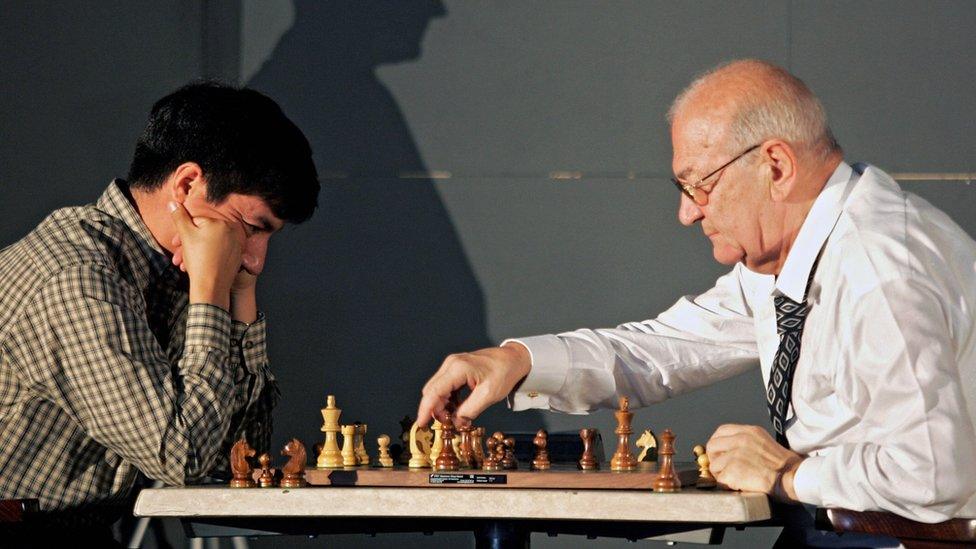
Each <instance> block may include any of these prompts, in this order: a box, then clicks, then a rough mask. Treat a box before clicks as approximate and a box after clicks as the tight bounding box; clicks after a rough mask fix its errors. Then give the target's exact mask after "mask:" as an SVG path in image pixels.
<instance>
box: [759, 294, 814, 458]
mask: <svg viewBox="0 0 976 549" xmlns="http://www.w3.org/2000/svg"><path fill="white" fill-rule="evenodd" d="M811 277H812V275H811ZM808 288H809V284H808ZM774 302H775V304H776V331H777V332H778V333H779V349H777V350H776V358H775V359H774V360H773V368H772V371H771V372H770V375H769V387H767V389H766V404H767V405H769V419H771V420H772V422H773V430H774V431H776V441H777V442H779V443H780V444H782V445H783V447H785V448H789V447H790V443H789V442H788V441H787V440H786V411H787V410H788V409H789V407H790V399H791V391H792V388H793V371H794V370H795V369H796V363H797V361H798V360H800V339H801V338H802V336H803V323H804V322H806V320H807V311H809V310H810V306H809V305H807V304H806V296H805V295H804V299H803V303H797V302H796V301H793V300H792V299H790V298H788V297H786V296H785V295H781V296H777V297H776V298H775V299H774Z"/></svg>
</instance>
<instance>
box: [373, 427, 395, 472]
mask: <svg viewBox="0 0 976 549" xmlns="http://www.w3.org/2000/svg"><path fill="white" fill-rule="evenodd" d="M376 445H377V446H378V447H379V449H380V456H379V458H377V461H379V464H380V467H393V457H392V456H390V435H386V434H384V435H380V436H379V438H377V439H376Z"/></svg>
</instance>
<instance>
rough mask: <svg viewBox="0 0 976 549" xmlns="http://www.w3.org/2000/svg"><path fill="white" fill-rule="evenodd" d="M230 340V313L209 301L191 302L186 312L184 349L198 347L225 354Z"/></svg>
mask: <svg viewBox="0 0 976 549" xmlns="http://www.w3.org/2000/svg"><path fill="white" fill-rule="evenodd" d="M229 341H230V313H228V312H227V311H225V310H224V309H222V308H220V307H218V306H216V305H211V304H209V303H191V304H190V306H189V309H188V311H187V314H186V340H185V342H184V350H185V351H193V350H196V349H198V348H204V349H206V350H214V349H217V350H220V351H221V352H223V354H225V355H226V354H227V343H228V342H229Z"/></svg>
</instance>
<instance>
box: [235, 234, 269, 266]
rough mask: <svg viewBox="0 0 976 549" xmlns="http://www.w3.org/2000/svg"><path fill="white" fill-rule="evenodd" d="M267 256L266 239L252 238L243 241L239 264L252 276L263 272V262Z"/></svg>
mask: <svg viewBox="0 0 976 549" xmlns="http://www.w3.org/2000/svg"><path fill="white" fill-rule="evenodd" d="M267 255H268V238H267V237H265V236H264V235H259V236H252V237H251V238H248V239H247V240H246V241H244V250H243V251H242V253H241V262H242V263H243V264H244V268H245V269H246V270H247V272H249V273H251V274H252V275H254V276H257V275H259V274H261V271H262V270H264V260H265V258H266V257H267Z"/></svg>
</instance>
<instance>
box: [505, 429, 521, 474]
mask: <svg viewBox="0 0 976 549" xmlns="http://www.w3.org/2000/svg"><path fill="white" fill-rule="evenodd" d="M502 450H503V452H504V453H503V456H504V457H502V469H509V470H514V469H518V460H517V459H515V439H514V438H512V437H507V438H505V439H504V440H503V441H502Z"/></svg>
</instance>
